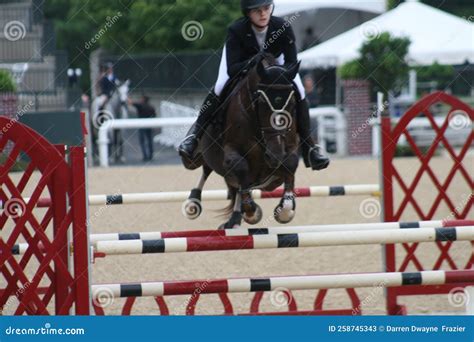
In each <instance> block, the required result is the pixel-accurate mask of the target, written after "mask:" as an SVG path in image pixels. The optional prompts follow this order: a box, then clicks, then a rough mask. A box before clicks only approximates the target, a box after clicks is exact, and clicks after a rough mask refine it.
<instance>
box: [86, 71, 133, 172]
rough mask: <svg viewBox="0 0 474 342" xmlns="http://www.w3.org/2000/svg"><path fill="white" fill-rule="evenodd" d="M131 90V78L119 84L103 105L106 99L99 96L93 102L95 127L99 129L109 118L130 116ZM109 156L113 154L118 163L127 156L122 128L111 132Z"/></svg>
mask: <svg viewBox="0 0 474 342" xmlns="http://www.w3.org/2000/svg"><path fill="white" fill-rule="evenodd" d="M129 90H130V80H126V81H125V82H122V83H120V84H118V85H117V87H116V89H115V91H114V92H113V93H112V96H111V97H110V99H109V100H108V101H107V103H106V104H105V106H104V107H103V108H102V109H101V107H102V106H103V101H104V99H103V98H102V97H97V98H95V99H94V102H93V103H92V108H93V113H94V114H93V117H92V122H93V127H94V128H96V129H99V128H100V126H101V125H102V124H104V122H106V121H107V120H114V119H116V118H117V119H126V118H128V107H127V99H128V93H129ZM109 141H110V143H109V156H113V158H114V160H115V162H116V163H119V162H121V163H123V162H124V161H125V158H124V156H123V138H122V130H118V129H116V130H113V132H109Z"/></svg>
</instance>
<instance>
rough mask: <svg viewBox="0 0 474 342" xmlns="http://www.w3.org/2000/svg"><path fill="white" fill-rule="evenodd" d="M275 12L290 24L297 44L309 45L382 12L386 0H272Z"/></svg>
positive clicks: (334, 35) (305, 46) (299, 46)
mask: <svg viewBox="0 0 474 342" xmlns="http://www.w3.org/2000/svg"><path fill="white" fill-rule="evenodd" d="M274 2H275V15H277V16H281V17H286V18H287V20H288V21H289V22H291V25H292V27H293V31H294V32H295V36H296V45H297V46H298V48H299V49H308V48H310V47H312V46H315V45H316V44H318V43H321V42H324V41H326V40H328V39H331V38H333V37H336V36H337V35H339V34H341V33H343V32H346V31H347V30H350V29H351V28H353V27H356V26H357V25H360V24H362V23H364V22H366V21H368V20H370V19H373V18H375V17H376V16H378V15H379V14H381V13H383V12H385V0H352V1H348V0H274Z"/></svg>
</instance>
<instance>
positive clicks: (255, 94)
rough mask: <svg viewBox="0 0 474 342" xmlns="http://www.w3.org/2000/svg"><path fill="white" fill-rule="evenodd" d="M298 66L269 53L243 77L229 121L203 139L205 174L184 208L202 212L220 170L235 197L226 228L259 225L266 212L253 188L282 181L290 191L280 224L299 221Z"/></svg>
mask: <svg viewBox="0 0 474 342" xmlns="http://www.w3.org/2000/svg"><path fill="white" fill-rule="evenodd" d="M298 69H299V63H295V64H294V65H292V66H290V67H288V68H285V67H284V66H279V65H275V60H274V58H273V57H272V56H270V55H265V56H264V59H263V60H262V61H261V62H259V63H258V64H257V66H256V67H254V68H252V69H251V70H250V71H249V73H248V74H247V75H246V76H245V77H244V78H243V79H241V80H240V81H239V83H238V84H237V86H236V87H235V88H234V90H233V91H232V93H231V94H230V96H229V97H228V107H227V111H226V115H225V124H219V122H218V120H217V121H215V122H213V123H212V124H211V125H209V127H208V128H207V130H206V133H205V134H204V136H203V138H202V139H201V142H200V155H199V157H198V159H199V160H200V161H201V162H202V167H203V174H202V176H201V179H200V181H199V184H198V186H197V188H195V189H193V190H192V191H191V195H190V197H189V200H188V201H187V203H186V205H185V207H184V209H185V213H186V214H187V216H188V217H189V218H193V216H194V217H197V216H199V213H200V210H201V208H200V197H201V191H202V188H203V186H204V184H205V182H206V180H207V178H208V176H209V175H210V173H211V172H212V171H215V172H217V173H218V174H219V175H221V176H222V177H223V178H224V180H225V182H226V184H227V187H228V189H229V198H230V199H231V203H230V205H229V206H228V207H227V208H226V209H225V210H226V213H227V214H228V215H230V214H231V213H232V215H231V216H230V218H229V220H228V221H227V222H225V223H224V224H223V225H221V228H234V227H238V226H239V225H240V224H241V219H242V217H243V218H244V220H245V221H246V222H247V223H249V224H256V223H258V222H259V221H260V220H261V218H262V210H261V208H260V206H258V205H257V204H256V203H255V202H254V200H253V199H252V196H251V190H252V189H261V190H264V191H272V190H274V189H275V188H277V187H278V186H280V185H281V184H282V183H284V189H285V191H284V194H283V196H282V198H281V200H280V203H279V204H278V205H277V207H276V208H275V210H274V216H275V219H276V220H277V221H278V222H280V223H288V222H290V221H291V220H292V219H293V217H294V214H295V195H294V186H295V176H294V174H295V172H296V169H297V167H298V160H299V153H298V147H299V137H298V135H297V132H296V122H295V119H294V110H295V105H296V92H295V88H294V85H293V83H292V80H293V79H294V77H295V75H296V73H297V72H298ZM197 212H199V213H198V214H197V216H196V213H197Z"/></svg>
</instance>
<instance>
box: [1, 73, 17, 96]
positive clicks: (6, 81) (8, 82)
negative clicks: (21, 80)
mask: <svg viewBox="0 0 474 342" xmlns="http://www.w3.org/2000/svg"><path fill="white" fill-rule="evenodd" d="M15 91H16V85H15V82H14V81H13V79H12V77H11V76H10V73H9V72H8V71H6V70H0V93H11V92H15Z"/></svg>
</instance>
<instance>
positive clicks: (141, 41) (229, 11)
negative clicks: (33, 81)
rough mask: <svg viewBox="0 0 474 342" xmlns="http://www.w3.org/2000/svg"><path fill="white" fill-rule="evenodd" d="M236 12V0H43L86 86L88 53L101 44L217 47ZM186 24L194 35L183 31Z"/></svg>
mask: <svg viewBox="0 0 474 342" xmlns="http://www.w3.org/2000/svg"><path fill="white" fill-rule="evenodd" d="M240 15H241V13H240V7H239V2H238V1H222V0H206V1H202V0H160V1H153V0H121V1H107V0H95V1H82V0H47V1H46V4H45V16H46V17H47V18H49V19H51V20H53V21H54V23H55V29H56V35H57V42H58V48H60V49H64V50H66V51H68V54H69V60H70V64H71V66H72V67H80V68H82V69H83V70H84V71H85V72H84V76H85V77H83V78H82V79H81V85H82V87H83V88H84V89H86V88H88V84H89V80H88V76H89V72H88V70H89V55H90V53H91V51H93V50H95V49H97V48H99V47H104V48H106V49H107V50H108V51H110V52H112V53H115V54H131V55H133V54H135V53H144V52H150V53H160V52H165V53H169V52H183V51H196V50H208V49H220V48H222V46H223V43H224V39H225V36H226V31H227V30H226V28H227V26H228V25H229V24H230V23H231V22H232V21H233V20H234V19H236V18H238V17H239V16H240ZM114 18H115V19H117V20H113V19H114ZM193 23H194V26H193V25H192V24H193ZM108 24H110V25H108ZM186 24H188V25H191V26H192V27H191V28H190V30H191V31H188V32H191V33H192V32H195V34H197V35H198V36H197V37H198V38H197V39H194V38H192V39H189V38H188V39H186V36H185V35H183V33H182V31H183V28H186V27H188V26H186ZM192 30H194V31H192ZM196 30H197V31H196ZM193 37H194V36H193Z"/></svg>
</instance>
